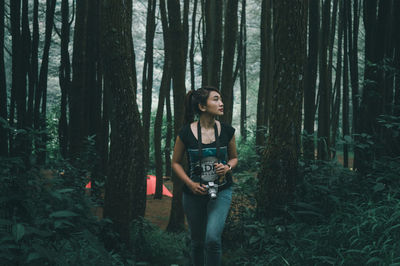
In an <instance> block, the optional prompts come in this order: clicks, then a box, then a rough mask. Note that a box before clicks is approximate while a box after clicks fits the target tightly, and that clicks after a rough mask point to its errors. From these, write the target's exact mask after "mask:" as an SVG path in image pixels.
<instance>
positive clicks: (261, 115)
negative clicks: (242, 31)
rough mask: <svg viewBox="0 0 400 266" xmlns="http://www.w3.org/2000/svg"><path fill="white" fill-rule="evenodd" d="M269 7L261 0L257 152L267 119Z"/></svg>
mask: <svg viewBox="0 0 400 266" xmlns="http://www.w3.org/2000/svg"><path fill="white" fill-rule="evenodd" d="M271 9H272V0H263V1H262V4H261V24H260V35H261V48H260V50H261V51H260V81H259V82H260V83H259V86H258V100H257V129H256V147H257V151H258V152H259V153H261V152H262V150H263V149H264V146H265V136H266V133H267V121H268V115H269V114H268V112H265V110H268V109H269V108H268V106H267V105H268V101H267V98H268V95H267V94H268V92H267V90H268V85H269V82H268V77H269V73H268V72H269V71H268V70H269V68H268V65H269V61H270V58H269V57H268V54H269V51H268V50H269V49H271V47H269V45H268V43H269V40H270V38H271V35H272V34H268V33H269V32H270V31H271V23H270V21H271V16H270V14H271Z"/></svg>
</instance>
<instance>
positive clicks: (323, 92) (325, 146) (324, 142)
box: [318, 0, 331, 160]
mask: <svg viewBox="0 0 400 266" xmlns="http://www.w3.org/2000/svg"><path fill="white" fill-rule="evenodd" d="M322 9H323V14H322V28H321V34H322V35H321V49H320V62H319V63H320V64H319V71H320V74H319V79H320V82H319V107H318V159H319V160H328V159H329V148H330V121H329V120H330V93H331V92H330V91H329V85H328V83H329V82H330V81H329V72H328V67H329V66H328V61H327V60H328V58H327V56H328V45H329V32H330V30H329V22H330V9H331V0H325V1H324V4H323V8H322Z"/></svg>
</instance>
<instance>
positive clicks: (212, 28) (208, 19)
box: [203, 0, 236, 87]
mask: <svg viewBox="0 0 400 266" xmlns="http://www.w3.org/2000/svg"><path fill="white" fill-rule="evenodd" d="M235 1H236V0H235ZM205 23H206V29H205V34H206V36H205V39H204V50H205V52H206V57H203V64H205V65H206V69H204V70H205V71H206V72H203V77H205V78H203V80H204V81H205V84H204V82H203V85H209V86H215V87H219V84H220V75H221V50H222V0H206V3H205Z"/></svg>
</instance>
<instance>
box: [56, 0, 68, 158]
mask: <svg viewBox="0 0 400 266" xmlns="http://www.w3.org/2000/svg"><path fill="white" fill-rule="evenodd" d="M61 22H62V25H61V52H60V53H61V61H60V71H59V80H60V81H59V82H60V89H61V110H60V120H59V122H58V139H59V143H60V152H61V155H62V156H63V157H64V158H66V157H67V154H68V150H67V149H68V121H67V101H68V92H69V90H70V85H71V63H70V59H69V50H68V46H69V32H70V24H69V1H68V0H62V2H61Z"/></svg>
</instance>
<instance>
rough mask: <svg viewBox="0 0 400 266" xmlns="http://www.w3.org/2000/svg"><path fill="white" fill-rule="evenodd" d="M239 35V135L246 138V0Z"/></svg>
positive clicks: (243, 3) (243, 1)
mask: <svg viewBox="0 0 400 266" xmlns="http://www.w3.org/2000/svg"><path fill="white" fill-rule="evenodd" d="M239 35H240V37H239V42H238V43H239V44H240V45H238V54H240V60H239V61H240V62H237V63H236V64H240V67H239V68H240V136H241V137H242V140H243V141H246V139H247V73H246V71H247V68H246V61H247V60H246V59H247V27H246V0H242V14H241V20H240V34H239Z"/></svg>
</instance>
